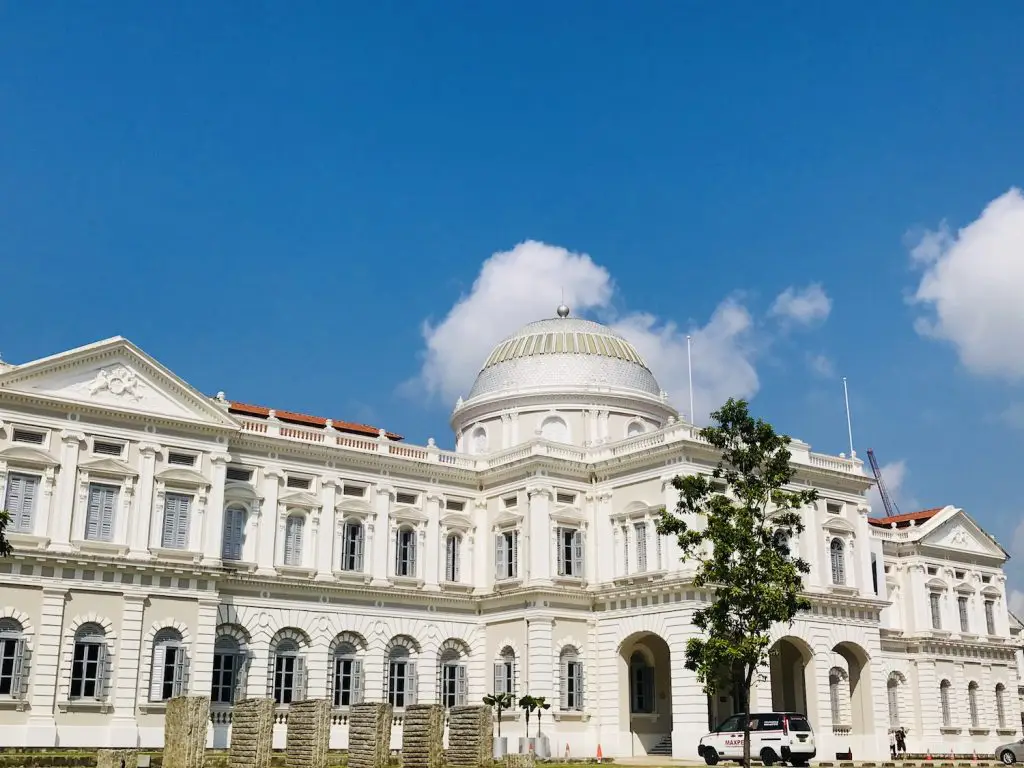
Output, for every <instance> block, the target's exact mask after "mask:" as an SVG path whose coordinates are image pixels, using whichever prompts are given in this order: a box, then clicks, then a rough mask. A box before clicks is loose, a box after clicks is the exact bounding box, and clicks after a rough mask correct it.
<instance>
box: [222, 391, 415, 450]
mask: <svg viewBox="0 0 1024 768" xmlns="http://www.w3.org/2000/svg"><path fill="white" fill-rule="evenodd" d="M270 411H271V409H270V408H267V407H265V406H262V405H250V404H248V403H238V402H235V401H233V400H232V401H229V402H228V413H237V414H238V415H239V416H254V417H256V418H258V419H266V418H269V416H270ZM274 415H275V416H276V417H277V418H278V419H280V420H281V421H284V422H287V423H289V424H301V425H302V426H305V427H320V428H324V427H326V426H327V419H325V418H324V417H322V416H307V415H306V414H304V413H295V412H294V411H278V410H275V411H274ZM331 424H332V425H333V426H334V428H335V429H336V430H338V431H339V432H350V433H352V434H356V435H365V436H366V437H377V436H378V435H379V434H380V430H379V429H378V428H377V427H371V426H369V425H368V424H355V423H353V422H351V421H341V420H338V419H332V421H331ZM385 434H386V435H387V436H388V440H395V441H398V440H401V439H402V436H401V435H396V434H395V433H394V432H386V433H385Z"/></svg>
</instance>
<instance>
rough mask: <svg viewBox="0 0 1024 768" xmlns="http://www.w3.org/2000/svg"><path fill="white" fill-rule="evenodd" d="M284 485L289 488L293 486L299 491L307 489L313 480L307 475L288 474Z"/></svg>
mask: <svg viewBox="0 0 1024 768" xmlns="http://www.w3.org/2000/svg"><path fill="white" fill-rule="evenodd" d="M286 485H287V486H288V487H289V488H294V489H296V490H299V491H308V490H309V489H310V488H311V487H312V486H313V480H312V479H311V478H308V477H297V476H295V475H288V481H287V483H286Z"/></svg>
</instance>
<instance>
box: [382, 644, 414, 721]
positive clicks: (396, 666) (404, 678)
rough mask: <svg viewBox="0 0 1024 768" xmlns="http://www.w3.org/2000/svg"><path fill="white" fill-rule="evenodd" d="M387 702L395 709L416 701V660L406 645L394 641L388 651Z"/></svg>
mask: <svg viewBox="0 0 1024 768" xmlns="http://www.w3.org/2000/svg"><path fill="white" fill-rule="evenodd" d="M387 685H388V697H387V698H388V702H389V703H390V704H391V706H393V707H395V708H396V709H401V708H404V707H408V706H409V705H410V704H415V703H416V662H415V661H413V660H412V653H411V651H410V649H409V647H408V646H406V645H404V644H402V643H396V644H395V645H393V646H392V648H391V650H390V651H388V682H387Z"/></svg>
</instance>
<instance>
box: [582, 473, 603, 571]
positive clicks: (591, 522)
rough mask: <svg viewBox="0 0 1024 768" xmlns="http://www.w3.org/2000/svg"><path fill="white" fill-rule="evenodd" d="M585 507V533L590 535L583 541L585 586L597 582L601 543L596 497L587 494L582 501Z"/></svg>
mask: <svg viewBox="0 0 1024 768" xmlns="http://www.w3.org/2000/svg"><path fill="white" fill-rule="evenodd" d="M584 503H585V504H586V506H585V507H584V511H583V512H584V515H585V517H586V521H587V524H586V529H587V533H588V534H590V535H588V536H585V537H584V539H583V546H584V551H583V578H584V580H585V581H586V582H587V584H596V583H597V580H598V574H597V561H598V559H599V552H600V551H601V543H600V541H598V535H599V534H598V527H597V524H596V521H597V505H598V500H597V496H596V495H595V494H593V493H588V494H587V495H586V498H585V500H584Z"/></svg>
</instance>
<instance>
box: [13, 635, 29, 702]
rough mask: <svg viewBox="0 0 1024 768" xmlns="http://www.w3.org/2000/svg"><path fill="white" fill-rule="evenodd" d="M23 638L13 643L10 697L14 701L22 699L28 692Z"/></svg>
mask: <svg viewBox="0 0 1024 768" xmlns="http://www.w3.org/2000/svg"><path fill="white" fill-rule="evenodd" d="M27 653H28V649H27V648H26V647H25V640H24V638H19V639H18V640H16V641H15V643H14V660H13V661H14V668H13V669H12V670H11V696H12V697H14V698H16V699H21V698H24V694H25V693H27V691H28V685H27V681H28V672H27V670H26V666H27V665H26V663H25V662H26V654H27Z"/></svg>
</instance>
